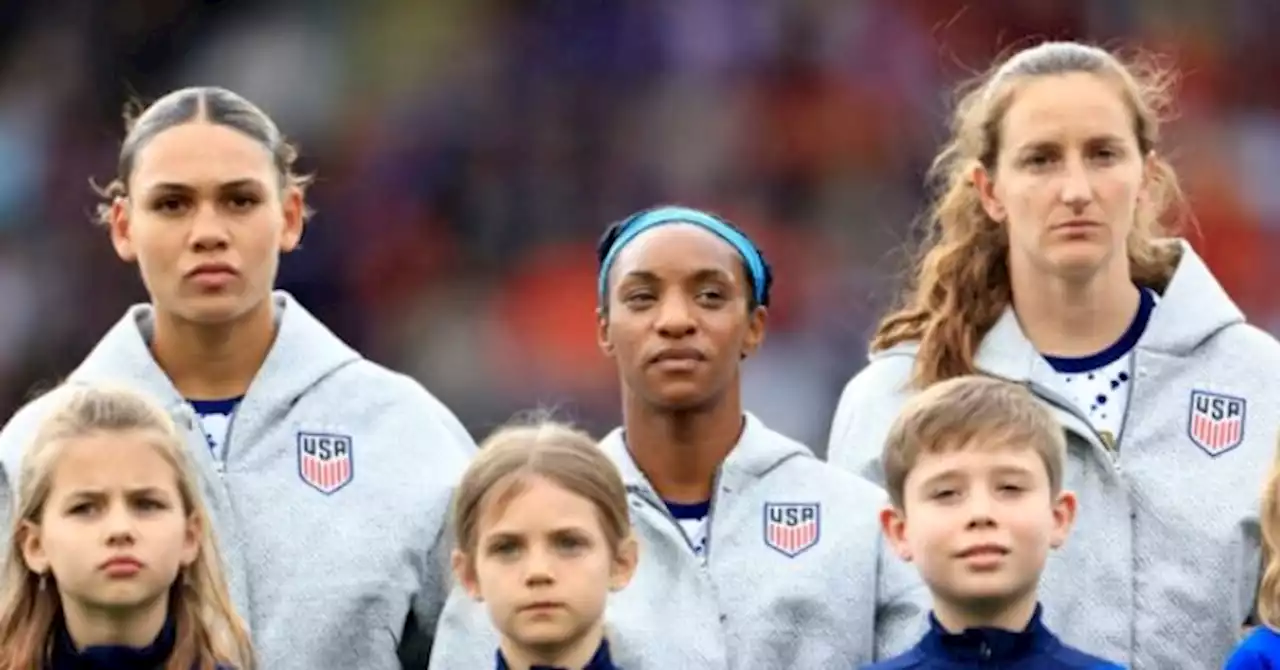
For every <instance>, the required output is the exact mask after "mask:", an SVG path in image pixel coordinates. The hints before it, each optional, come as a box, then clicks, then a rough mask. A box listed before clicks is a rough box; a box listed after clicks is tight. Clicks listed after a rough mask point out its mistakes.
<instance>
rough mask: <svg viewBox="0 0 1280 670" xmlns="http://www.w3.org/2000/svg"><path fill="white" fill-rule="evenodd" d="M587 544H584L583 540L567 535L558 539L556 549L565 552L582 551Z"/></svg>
mask: <svg viewBox="0 0 1280 670" xmlns="http://www.w3.org/2000/svg"><path fill="white" fill-rule="evenodd" d="M586 544H587V543H586V542H584V541H583V540H582V538H578V537H573V536H571V535H566V536H563V537H559V538H556V547H557V548H559V549H564V550H574V549H580V548H582V547H583V546H585V545H586Z"/></svg>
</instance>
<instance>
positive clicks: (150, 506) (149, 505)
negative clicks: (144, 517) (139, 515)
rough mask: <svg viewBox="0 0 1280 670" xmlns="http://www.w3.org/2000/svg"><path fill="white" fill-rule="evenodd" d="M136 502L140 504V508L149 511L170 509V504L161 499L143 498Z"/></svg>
mask: <svg viewBox="0 0 1280 670" xmlns="http://www.w3.org/2000/svg"><path fill="white" fill-rule="evenodd" d="M135 504H136V505H137V506H138V508H139V509H144V510H147V511H155V510H162V509H168V507H169V506H168V505H166V504H164V503H162V502H160V501H159V500H151V499H149V498H143V499H141V500H139V501H138V502H137V503H135Z"/></svg>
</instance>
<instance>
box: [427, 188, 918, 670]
mask: <svg viewBox="0 0 1280 670" xmlns="http://www.w3.org/2000/svg"><path fill="white" fill-rule="evenodd" d="M598 253H599V260H600V276H599V283H598V287H597V288H598V291H599V309H598V329H599V342H600V347H601V349H602V350H603V351H604V353H605V355H607V356H609V357H610V358H612V359H613V360H614V361H615V362H616V363H617V366H618V373H619V376H620V378H621V381H622V414H623V425H622V427H620V428H618V429H616V430H614V431H613V432H612V433H610V434H609V435H608V436H607V437H606V438H605V439H604V441H603V442H602V444H601V447H602V448H603V449H604V450H605V452H606V453H607V454H608V455H609V457H610V458H611V459H612V460H613V462H614V463H615V465H617V466H618V469H619V471H620V472H621V473H622V476H623V481H624V482H625V483H626V485H627V492H628V497H629V499H630V505H631V515H632V523H633V525H634V527H635V532H636V536H637V537H638V538H639V540H640V548H641V555H640V560H639V566H638V570H637V573H636V576H635V579H634V581H632V583H631V585H630V586H629V587H628V588H627V589H626V590H625V591H622V592H619V593H616V594H614V596H613V598H612V600H611V601H610V604H609V609H608V612H607V615H606V618H607V620H608V623H609V631H610V633H611V634H610V646H611V649H612V650H613V651H614V655H615V660H616V662H617V663H618V666H619V667H622V668H626V669H627V670H642V669H646V668H653V669H655V670H656V669H658V668H664V669H665V668H698V669H700V670H701V669H704V668H723V669H733V670H740V669H741V670H785V669H787V668H796V669H797V670H801V669H803V670H824V669H826V668H832V669H835V668H841V669H844V668H852V667H857V666H859V665H860V664H863V663H866V662H869V661H871V660H873V659H879V658H882V657H884V656H885V655H886V654H889V653H892V652H894V651H896V650H901V649H903V648H905V647H907V646H909V645H910V644H911V642H912V641H913V638H914V637H915V636H916V635H917V634H918V632H919V631H920V630H922V628H921V626H922V624H923V618H922V614H921V612H922V611H923V610H924V609H925V608H927V605H926V604H925V600H924V598H925V596H924V594H923V591H922V589H921V586H920V583H919V581H918V578H917V577H916V576H915V575H914V574H913V573H912V572H911V571H910V570H909V568H907V567H906V566H905V565H903V564H900V563H898V561H897V559H896V558H892V557H890V555H889V554H888V553H887V550H886V549H885V548H884V547H883V546H882V542H881V535H880V531H879V528H878V526H877V521H876V512H877V511H878V510H879V508H880V506H881V505H882V504H883V502H884V494H883V493H882V492H881V491H880V490H879V489H878V488H877V487H875V486H874V485H869V484H868V483H867V482H865V481H863V480H861V478H859V477H856V476H852V475H850V474H848V473H845V472H842V471H840V470H838V469H836V468H834V467H831V466H829V465H827V464H826V463H823V462H822V461H820V460H818V459H817V458H815V457H814V455H813V454H812V452H811V451H810V450H809V449H807V448H806V447H805V446H804V445H801V444H799V443H797V442H794V441H792V440H790V439H788V438H787V437H785V436H782V435H779V434H778V433H775V432H773V431H772V430H770V429H769V428H767V427H766V426H765V425H764V424H762V423H761V422H760V420H759V419H757V418H756V417H754V416H752V415H750V414H748V413H746V412H744V411H743V407H742V399H741V363H742V361H743V360H744V359H747V358H750V357H751V356H752V355H753V354H754V353H755V352H756V351H757V350H758V349H759V347H760V345H761V344H762V342H763V341H764V335H765V326H766V323H767V320H768V305H769V289H770V284H771V277H770V272H769V266H768V264H767V263H766V262H765V260H764V257H763V256H762V255H761V253H760V251H759V250H758V249H757V248H756V247H755V245H754V244H753V243H752V242H751V240H750V239H748V238H747V237H746V236H745V235H743V234H742V233H741V232H740V231H738V230H737V229H736V228H734V227H733V226H731V225H729V224H728V223H726V222H725V221H723V220H721V219H719V218H718V217H715V216H713V215H710V214H707V213H705V212H700V211H697V210H692V209H686V208H681V207H663V208H658V209H653V210H649V211H646V212H641V213H639V214H637V215H635V216H632V217H630V218H628V219H626V220H625V221H623V222H621V223H619V224H615V225H614V226H612V227H611V228H610V229H609V231H608V232H607V233H606V234H605V236H604V238H603V239H602V240H601V244H600V248H599V252H598ZM552 590H554V588H553V589H552ZM477 610H478V608H476V607H474V605H469V604H465V603H463V602H462V599H461V598H459V597H456V596H455V598H454V599H453V601H452V602H451V603H450V604H449V605H446V608H445V613H444V614H443V615H442V622H441V628H440V630H439V631H438V634H437V647H436V654H435V655H434V656H433V665H432V667H442V668H455V667H457V668H462V667H482V666H483V664H484V662H485V659H489V658H492V654H493V649H494V642H493V641H494V639H495V638H494V637H493V633H492V632H491V631H492V627H491V626H488V624H487V622H484V621H483V620H479V621H478V619H477V615H476V613H477ZM481 616H482V615H481ZM481 628H484V629H485V631H484V632H481V631H480V630H479V629H481ZM544 632H545V631H544ZM547 634H548V635H550V633H549V632H547ZM480 638H484V639H480ZM437 663H438V665H436V664H437Z"/></svg>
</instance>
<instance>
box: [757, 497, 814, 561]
mask: <svg viewBox="0 0 1280 670" xmlns="http://www.w3.org/2000/svg"><path fill="white" fill-rule="evenodd" d="M821 511H822V510H821V508H820V505H819V504H818V503H765V504H764V543H765V544H766V545H768V546H769V547H770V548H771V549H774V550H775V551H778V552H779V553H781V554H783V555H784V556H786V557H788V558H795V557H796V556H799V555H800V554H802V553H804V552H805V551H807V550H809V549H810V548H812V547H813V546H814V545H815V544H817V543H818V539H819V537H820V536H821V535H822V524H821Z"/></svg>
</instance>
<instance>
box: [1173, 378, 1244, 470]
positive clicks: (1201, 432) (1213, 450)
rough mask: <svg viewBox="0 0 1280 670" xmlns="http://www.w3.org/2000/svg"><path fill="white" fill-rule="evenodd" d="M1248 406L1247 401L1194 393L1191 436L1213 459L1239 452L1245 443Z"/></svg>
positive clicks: (1190, 422)
mask: <svg viewBox="0 0 1280 670" xmlns="http://www.w3.org/2000/svg"><path fill="white" fill-rule="evenodd" d="M1247 404H1248V403H1246V402H1245V399H1244V398H1237V397H1235V396H1229V395H1223V394H1221V393H1210V392H1208V391H1192V392H1191V408H1190V411H1189V412H1188V413H1189V416H1188V418H1187V436H1188V437H1190V438H1191V441H1192V442H1194V443H1195V445H1196V446H1197V447H1200V449H1201V450H1203V451H1204V452H1205V453H1206V454H1209V455H1210V456H1220V455H1222V454H1224V453H1226V452H1228V451H1231V450H1232V449H1235V448H1236V447H1238V446H1240V443H1241V442H1243V441H1244V427H1245V424H1244V422H1245V410H1246V408H1247Z"/></svg>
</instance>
